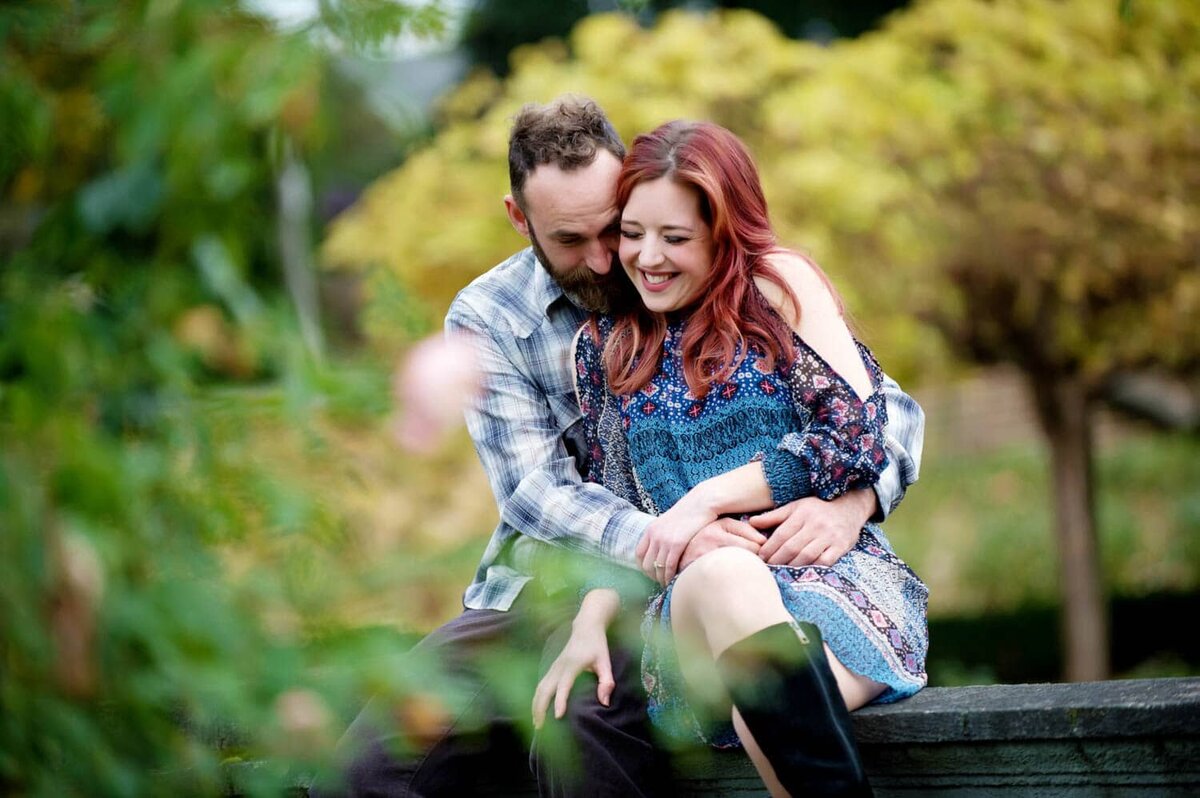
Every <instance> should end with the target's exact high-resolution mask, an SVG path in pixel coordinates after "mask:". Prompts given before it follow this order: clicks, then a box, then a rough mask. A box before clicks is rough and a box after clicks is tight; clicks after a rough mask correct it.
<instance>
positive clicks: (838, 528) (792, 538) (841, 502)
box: [750, 488, 876, 566]
mask: <svg viewBox="0 0 1200 798" xmlns="http://www.w3.org/2000/svg"><path fill="white" fill-rule="evenodd" d="M875 504H876V502H875V491H873V490H871V489H870V488H866V489H863V490H854V491H850V492H849V493H846V494H844V495H842V496H840V497H838V498H837V499H834V500H833V501H829V502H827V501H824V500H822V499H818V498H817V497H815V496H809V497H807V498H804V499H797V500H796V501H794V502H788V503H787V504H781V505H780V506H778V507H776V508H775V509H774V510H770V511H768V512H765V513H761V514H759V515H756V516H752V517H751V518H750V524H751V525H752V526H754V527H755V528H756V529H770V528H771V527H775V528H776V529H775V531H774V532H773V533H771V537H770V538H769V539H768V540H767V542H766V543H764V544H763V547H762V548H761V549H760V550H759V552H758V556H759V557H761V558H762V560H763V562H765V563H769V564H771V565H795V566H801V565H827V566H828V565H833V564H834V563H835V562H837V561H838V560H840V559H841V558H842V555H844V554H845V553H846V552H848V551H850V549H852V548H854V545H855V544H856V543H858V534H859V532H861V531H862V528H863V524H865V523H866V522H867V519H868V518H870V517H871V513H873V512H874V511H875Z"/></svg>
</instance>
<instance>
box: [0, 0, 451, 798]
mask: <svg viewBox="0 0 1200 798" xmlns="http://www.w3.org/2000/svg"><path fill="white" fill-rule="evenodd" d="M385 6H386V7H385ZM322 12H323V13H324V15H325V16H326V17H329V16H330V15H341V16H340V17H339V20H340V22H339V24H338V25H334V26H332V30H333V32H332V33H326V34H325V35H326V36H327V37H328V36H330V35H337V34H339V33H341V34H344V35H347V36H351V35H353V36H362V37H364V38H366V39H368V40H372V37H375V39H374V40H379V39H381V38H382V37H385V36H388V35H392V34H395V33H396V32H398V30H399V29H400V27H401V26H402V25H408V24H409V22H410V21H412V20H413V18H411V17H410V15H409V14H408V12H407V11H406V10H405V9H404V7H403V6H396V5H395V4H384V3H382V2H375V3H359V2H355V3H350V4H346V5H343V4H335V3H325V4H323V6H322ZM430 19H432V18H431V17H428V16H422V17H417V18H415V20H416V22H418V23H419V24H420V25H428V24H430ZM326 21H328V20H326ZM318 27H321V20H320V19H318V20H317V21H316V22H314V23H313V25H312V26H310V29H308V30H303V31H297V32H294V33H281V32H279V31H277V30H276V29H274V27H273V26H272V24H271V23H270V22H268V21H266V20H264V19H262V18H259V17H257V16H254V15H253V14H251V13H249V12H248V11H246V10H245V8H244V6H243V5H242V4H240V3H234V2H218V0H175V2H161V1H158V0H155V1H154V2H151V1H149V0H144V1H142V2H120V1H119V0H108V1H106V2H94V3H86V4H80V3H68V2H49V1H46V2H30V3H22V4H17V5H15V6H5V8H4V10H3V11H0V36H2V37H3V38H2V40H0V46H2V49H0V71H2V72H3V74H4V80H3V81H2V82H0V109H3V112H2V113H3V120H4V121H3V135H2V141H3V146H0V198H2V199H0V440H2V441H3V446H0V530H2V534H0V792H3V793H4V794H13V795H47V796H49V795H54V796H60V795H143V794H171V795H192V794H197V795H212V794H218V793H220V792H221V791H222V790H224V789H225V785H226V778H227V774H226V772H225V768H224V764H225V759H226V758H227V757H230V756H234V757H236V756H242V755H246V756H254V757H263V756H268V757H271V758H272V760H273V762H274V764H273V765H272V766H271V767H267V768H264V769H262V770H261V771H258V773H259V775H257V776H255V777H254V778H253V779H252V780H251V781H248V782H247V783H246V785H245V789H246V790H247V792H250V793H253V794H278V792H279V782H280V780H281V779H285V778H288V777H287V776H286V768H287V766H288V765H289V764H292V763H300V762H305V763H307V764H308V765H310V766H313V767H316V766H317V765H319V763H320V761H321V760H322V757H326V756H327V755H328V752H330V751H331V750H332V744H333V741H334V739H336V728H335V726H334V718H333V715H334V713H335V712H337V713H342V712H344V711H345V710H346V707H347V706H348V705H351V704H355V703H357V701H358V698H357V697H354V698H352V696H357V694H358V693H360V692H361V690H362V688H363V681H362V680H363V679H366V678H373V679H374V680H375V681H374V683H373V686H375V687H382V688H389V687H391V688H397V689H399V688H400V687H402V685H400V684H399V683H398V682H397V679H396V677H394V676H392V677H381V676H380V675H379V670H378V669H377V668H373V667H370V666H365V667H363V668H359V669H358V670H355V671H350V670H348V669H347V667H346V666H347V664H348V663H350V662H352V661H353V654H354V653H355V652H361V651H362V649H363V648H364V647H365V646H366V645H367V644H366V643H365V642H364V639H363V637H362V636H355V635H342V636H341V637H340V638H339V637H336V636H332V635H329V634H328V633H327V632H326V630H325V629H324V628H323V627H322V624H321V620H322V616H321V614H320V613H317V612H313V613H311V615H310V616H307V617H306V616H305V615H304V614H303V613H302V612H301V611H300V609H301V608H305V609H311V608H312V607H313V606H319V604H320V602H319V601H318V598H319V597H318V596H316V595H314V590H313V588H312V587H311V582H312V581H313V579H314V570H313V568H312V566H311V563H312V561H313V560H312V557H309V558H308V559H307V560H305V559H303V558H299V557H298V558H296V559H293V560H289V561H288V562H287V567H280V568H278V570H275V569H266V570H263V571H259V572H257V573H254V574H245V573H242V574H238V573H237V571H236V568H233V572H232V573H229V572H228V571H229V568H230V562H229V556H228V555H227V554H226V553H225V552H224V551H223V549H222V547H225V546H228V545H230V544H231V543H233V542H245V541H248V540H259V541H267V542H269V543H271V544H272V545H274V546H275V547H276V550H277V551H278V550H281V549H285V548H286V547H287V545H288V543H289V542H290V541H294V540H300V539H303V540H305V541H307V546H308V551H309V552H310V553H311V552H312V551H313V550H316V549H318V548H319V547H320V546H326V547H328V546H330V545H332V544H334V543H336V542H337V541H339V539H340V535H341V534H342V532H343V529H342V527H341V524H342V523H343V521H342V519H341V518H340V517H339V516H338V514H337V513H336V512H334V511H332V510H331V509H330V508H329V507H328V505H326V504H324V503H323V502H322V501H321V499H320V498H319V497H318V498H314V497H313V496H312V495H310V494H308V493H306V492H305V491H304V490H302V489H301V488H299V487H298V486H297V485H296V483H295V482H293V481H291V479H290V477H289V476H288V475H287V474H286V473H285V472H284V470H283V469H282V468H281V467H280V466H279V464H277V463H271V462H269V461H268V462H264V461H261V460H260V461H255V460H253V459H249V458H247V457H245V456H244V455H245V454H246V439H247V430H246V429H245V428H244V427H243V428H241V429H239V430H237V431H235V432H231V431H229V430H224V431H223V430H222V428H221V423H222V418H221V416H220V414H216V413H213V408H212V406H211V400H209V399H206V398H205V397H204V395H203V392H202V391H201V390H200V389H201V388H202V386H205V385H211V384H212V383H214V382H216V381H234V382H242V383H245V384H252V383H255V382H261V381H263V380H265V379H267V378H272V377H274V378H277V379H278V381H279V384H280V385H281V386H282V387H281V388H280V389H272V393H273V395H274V396H276V397H277V399H276V400H274V401H273V404H272V405H271V406H270V409H269V411H268V412H267V414H266V415H267V416H268V417H269V418H270V419H271V420H272V421H273V422H274V423H276V424H280V425H286V426H289V427H290V428H293V429H296V430H305V431H307V432H308V438H307V444H308V446H309V451H310V453H313V452H317V451H319V450H320V447H321V445H322V437H321V435H320V434H319V433H318V432H317V429H316V426H315V424H316V422H317V421H319V420H320V419H321V418H322V417H324V416H326V415H336V414H339V413H340V414H342V416H343V417H346V418H354V417H356V416H357V417H361V416H362V415H363V414H372V415H373V416H375V417H377V416H378V415H379V414H380V410H381V408H380V406H379V401H380V400H378V399H377V400H375V401H374V402H371V401H369V400H366V399H365V398H364V397H363V396H362V393H363V390H362V388H361V385H360V384H359V383H355V382H353V381H352V382H351V383H350V385H349V387H347V389H346V390H345V391H342V392H341V393H340V394H339V396H340V397H341V398H335V399H333V400H329V399H327V397H328V395H329V394H330V393H331V387H330V386H331V385H332V384H333V383H334V379H333V378H331V377H330V376H328V375H322V374H321V372H320V371H319V370H318V369H316V368H315V367H314V366H312V365H311V364H309V363H307V362H306V360H305V358H304V355H303V352H302V351H301V349H300V347H299V346H298V345H297V344H296V343H295V342H296V341H297V340H298V334H297V332H296V327H295V324H294V322H293V321H292V319H291V314H290V312H289V311H288V310H287V309H286V307H284V306H283V303H282V301H281V291H280V290H279V289H278V287H277V283H278V282H279V281H278V277H277V274H278V269H279V267H278V262H277V258H276V254H275V252H274V247H273V244H272V241H273V237H272V235H271V231H272V229H273V225H274V217H275V209H274V207H273V197H274V191H275V189H274V181H275V167H276V164H277V160H278V159H277V155H278V153H279V152H280V151H281V150H282V148H283V145H284V143H285V142H288V143H289V146H291V147H293V148H294V150H295V151H298V152H300V153H309V152H313V151H315V150H316V148H319V147H320V146H321V143H322V140H323V137H324V135H325V134H324V130H325V124H326V122H325V120H322V119H321V115H320V112H319V109H318V104H317V101H316V98H317V96H318V91H319V89H320V86H321V82H322V75H323V71H324V69H325V55H324V54H323V52H322V51H320V50H318V49H316V48H314V47H313V44H312V41H313V37H312V36H311V35H310V34H313V33H315V32H316V30H315V29H316V28H318ZM322 29H323V30H326V31H329V30H330V29H329V28H322ZM326 40H329V39H328V38H326ZM347 43H348V44H352V42H349V40H347ZM368 43H369V42H368ZM374 387H376V388H379V387H382V386H380V385H379V383H376V385H375V386H374ZM243 390H247V391H253V390H255V389H252V388H245V389H243ZM258 390H268V389H258ZM381 393H382V396H383V397H386V388H384V389H383V390H382V391H381ZM237 401H239V402H244V401H245V398H244V397H240V398H239V400H237ZM326 406H327V407H328V408H329V409H328V410H325V407H326ZM297 548H303V547H297ZM234 565H236V563H235V564H234ZM306 568H307V570H306ZM317 573H318V575H319V572H317ZM306 601H307V602H309V603H308V604H307V605H306V604H305V603H304V602H306ZM309 617H311V618H312V619H313V622H312V623H311V624H310V623H308V618H309ZM363 634H364V636H365V635H366V633H363ZM402 642H403V641H392V642H391V643H390V645H389V646H388V647H387V648H386V650H387V651H394V650H395V646H396V645H398V644H400V643H402ZM371 646H372V647H373V650H376V651H378V645H377V644H375V643H372V644H371ZM230 728H233V729H236V730H237V733H236V734H230V733H229V732H228V730H229V729H230Z"/></svg>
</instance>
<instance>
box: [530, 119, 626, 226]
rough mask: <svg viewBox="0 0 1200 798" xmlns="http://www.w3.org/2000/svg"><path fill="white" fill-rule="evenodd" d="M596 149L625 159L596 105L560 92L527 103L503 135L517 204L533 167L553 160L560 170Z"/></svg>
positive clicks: (584, 161)
mask: <svg viewBox="0 0 1200 798" xmlns="http://www.w3.org/2000/svg"><path fill="white" fill-rule="evenodd" d="M600 150H608V151H609V152H611V153H612V154H613V155H615V156H616V157H617V160H624V159H625V145H624V144H623V143H622V142H621V137H620V136H618V135H617V131H616V130H614V129H613V126H612V123H611V122H609V121H608V117H607V116H605V115H604V112H603V111H601V110H600V106H598V105H596V103H594V102H592V101H591V100H588V99H585V98H582V97H573V96H569V95H568V96H566V97H560V98H558V99H557V100H554V101H553V102H551V103H548V104H546V105H538V104H536V103H530V104H529V105H526V106H524V107H523V108H522V109H521V110H520V111H518V112H517V116H516V119H514V120H513V127H512V134H511V135H510V136H509V139H508V180H509V186H510V188H511V191H512V195H513V198H514V199H515V200H516V201H517V204H518V205H519V206H521V208H522V209H524V208H525V199H524V197H523V195H522V191H523V189H524V188H525V181H526V179H528V177H529V175H530V174H531V173H532V172H533V170H534V169H536V168H537V167H539V166H541V165H543V164H548V163H552V164H554V165H555V166H557V167H558V168H559V169H562V170H563V171H570V170H572V169H578V168H579V167H581V166H588V165H589V164H591V163H592V162H593V161H594V160H596V154H597V153H598V152H599V151H600Z"/></svg>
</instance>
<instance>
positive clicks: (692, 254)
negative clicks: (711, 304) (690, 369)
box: [619, 177, 715, 313]
mask: <svg viewBox="0 0 1200 798" xmlns="http://www.w3.org/2000/svg"><path fill="white" fill-rule="evenodd" d="M714 251H715V247H714V246H713V240H712V230H710V229H709V226H708V224H707V223H706V222H705V221H704V218H703V217H702V216H701V215H700V194H699V192H697V191H696V190H695V189H693V188H691V187H689V186H684V185H680V184H679V183H676V182H675V181H674V180H672V179H670V178H669V177H660V178H659V179H657V180H651V181H648V182H645V183H639V184H638V185H637V186H636V187H635V188H634V189H633V191H632V192H630V194H629V201H628V202H626V203H625V208H624V209H623V210H622V211H621V246H620V251H619V255H620V258H621V265H622V266H623V267H624V268H625V273H626V274H627V275H628V276H629V279H630V280H631V281H632V282H633V284H634V286H635V287H636V288H637V291H638V294H639V295H640V296H641V297H642V302H643V304H645V306H646V307H647V308H648V309H649V310H651V311H653V312H655V313H668V312H670V311H672V310H679V309H680V308H684V307H687V306H688V305H690V304H692V303H693V302H695V301H696V299H697V298H699V296H700V293H701V292H702V291H703V289H704V286H705V285H706V284H707V282H708V273H709V271H710V270H711V269H712V262H713V253H714Z"/></svg>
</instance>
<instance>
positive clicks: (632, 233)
mask: <svg viewBox="0 0 1200 798" xmlns="http://www.w3.org/2000/svg"><path fill="white" fill-rule="evenodd" d="M641 237H642V234H641V233H639V232H637V231H636V230H622V231H621V238H628V239H632V240H635V241H636V240H637V239H639V238H641Z"/></svg>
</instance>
